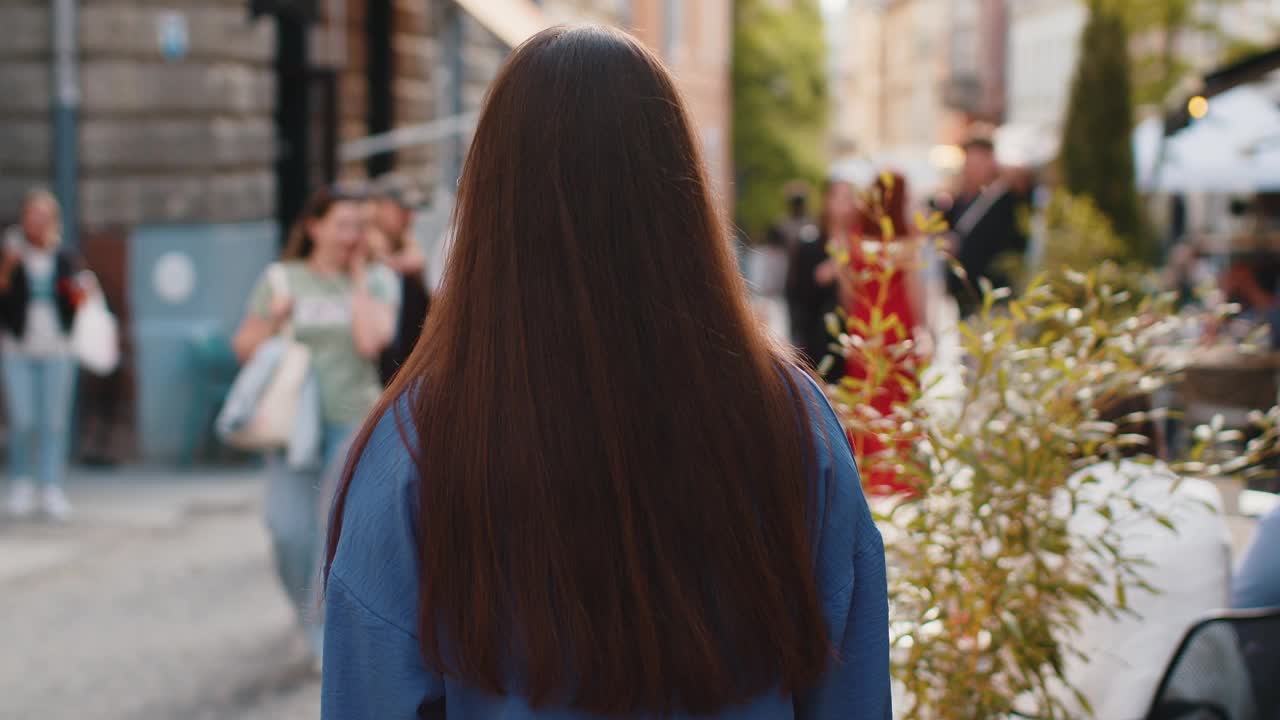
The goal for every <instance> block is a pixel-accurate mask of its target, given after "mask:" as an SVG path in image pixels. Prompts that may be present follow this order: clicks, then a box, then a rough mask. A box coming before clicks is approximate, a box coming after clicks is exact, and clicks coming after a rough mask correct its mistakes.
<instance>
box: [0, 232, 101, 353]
mask: <svg viewBox="0 0 1280 720" xmlns="http://www.w3.org/2000/svg"><path fill="white" fill-rule="evenodd" d="M83 267H84V266H83V263H82V262H81V261H80V259H79V258H78V257H77V256H75V255H73V254H71V253H70V252H68V251H66V250H59V251H58V254H57V255H56V256H55V257H54V262H53V292H54V304H55V305H56V306H57V308H58V324H59V325H61V326H62V330H63V332H71V321H72V320H73V319H74V318H75V314H76V306H75V275H76V273H78V272H80V270H81V269H83ZM30 301H31V280H30V279H29V278H28V277H27V269H26V266H25V264H24V263H22V262H19V263H18V264H17V266H16V267H14V269H13V276H12V278H11V279H10V281H9V289H8V290H6V291H5V292H0V325H3V326H4V328H5V329H6V330H8V331H9V332H11V333H13V334H14V335H15V336H16V337H19V338H21V337H22V336H23V333H25V332H26V330H27V304H28V303H29V302H30Z"/></svg>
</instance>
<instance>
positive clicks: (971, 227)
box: [946, 136, 1027, 316]
mask: <svg viewBox="0 0 1280 720" xmlns="http://www.w3.org/2000/svg"><path fill="white" fill-rule="evenodd" d="M964 150H965V156H964V167H963V169H962V171H961V183H962V188H961V193H960V195H959V197H957V198H956V201H955V203H954V204H953V205H952V206H951V208H950V209H949V210H948V211H947V213H946V218H947V224H948V225H949V226H950V227H951V241H952V252H953V253H954V254H955V258H956V260H957V261H958V262H959V263H960V266H961V267H963V268H964V270H965V273H966V274H967V275H968V280H967V281H966V280H964V279H962V278H959V277H956V276H955V275H954V274H951V275H948V277H947V289H948V290H949V291H950V292H951V294H952V296H954V297H955V299H956V302H957V303H958V304H959V306H960V313H961V315H962V316H964V315H968V314H970V313H972V312H973V311H974V310H975V309H976V308H977V307H978V305H979V304H980V303H981V300H980V298H979V297H978V295H977V290H976V288H977V287H978V278H981V277H985V278H987V279H988V280H990V281H991V283H992V284H993V285H994V286H995V287H1007V286H1009V285H1010V284H1011V283H1012V282H1013V279H1014V278H1013V277H1012V273H1011V272H1010V269H1011V267H1016V266H1017V264H1018V263H1020V262H1021V260H1022V257H1023V255H1024V254H1025V253H1026V250H1027V237H1026V235H1025V234H1024V232H1023V230H1022V228H1021V226H1020V225H1021V224H1020V222H1019V220H1018V206H1019V199H1018V197H1017V195H1016V194H1015V193H1014V192H1012V191H1011V189H1010V187H1009V185H1008V183H1007V182H1006V181H1005V180H1004V179H1003V178H1001V177H1000V166H999V165H998V164H997V163H996V157H995V146H994V145H993V144H992V142H991V140H990V139H989V138H987V137H982V136H977V137H973V138H970V139H969V140H968V141H967V142H966V143H965V145H964Z"/></svg>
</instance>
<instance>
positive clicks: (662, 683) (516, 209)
mask: <svg viewBox="0 0 1280 720" xmlns="http://www.w3.org/2000/svg"><path fill="white" fill-rule="evenodd" d="M454 236H455V237H454V246H453V249H452V252H451V255H450V258H449V262H448V266H447V268H446V270H445V275H444V279H443V283H442V285H441V288H440V291H439V292H438V294H437V295H436V298H435V302H434V304H433V307H432V311H431V314H430V315H429V316H428V318H427V326H426V331H425V333H424V336H423V339H422V341H421V342H419V344H418V347H417V348H416V349H415V351H414V353H413V355H412V356H411V357H410V358H409V361H408V363H407V365H406V366H405V367H404V368H403V370H402V371H401V372H400V373H399V374H398V375H397V376H396V379H395V381H394V382H393V383H392V385H391V387H390V388H389V389H388V391H387V392H386V393H385V394H384V395H383V399H382V401H381V403H380V404H379V406H378V408H377V410H376V412H375V416H374V417H373V418H372V419H371V420H370V421H369V422H368V423H367V424H366V426H365V429H364V431H363V432H362V434H361V436H360V438H359V439H358V441H357V444H356V446H355V448H354V449H353V453H352V455H351V460H350V465H349V468H348V471H347V473H346V476H345V477H344V482H343V484H342V486H341V488H340V490H339V493H338V496H337V498H336V504H335V508H334V515H333V521H332V524H331V531H330V541H329V566H328V576H327V577H328V585H327V594H326V607H327V615H326V635H325V665H324V689H323V701H322V716H323V717H325V718H332V719H336V718H375V717H376V718H386V719H395V718H411V717H421V716H423V715H426V716H431V714H432V713H433V712H439V711H441V710H445V711H447V716H448V717H449V718H451V719H453V720H458V719H462V720H486V719H488V718H499V717H501V718H509V719H517V720H518V719H521V718H557V719H563V720H578V719H582V718H593V717H615V718H620V717H650V718H652V717H683V716H686V715H703V716H711V717H718V718H771V719H775V720H776V719H780V718H792V717H798V718H832V719H835V718H839V719H840V720H846V719H848V718H875V719H876V720H882V719H884V718H888V717H889V680H888V642H889V634H888V620H887V602H886V597H885V577H884V572H885V570H884V552H883V545H882V543H881V540H880V535H879V533H878V532H877V530H876V528H875V525H874V524H873V523H872V520H871V515H870V512H869V510H868V508H867V505H866V501H865V499H864V498H863V496H862V492H861V489H860V487H859V483H858V476H857V470H856V468H855V467H854V461H853V457H852V455H851V453H850V451H849V447H848V444H847V442H846V441H845V438H844V435H843V433H842V431H841V428H840V424H839V422H838V421H837V419H836V417H835V415H834V413H833V412H832V410H831V408H830V406H829V405H828V404H827V402H826V401H825V400H824V399H823V397H822V395H821V393H820V392H819V390H818V389H817V387H816V385H815V383H814V382H813V381H812V380H811V379H809V378H808V377H806V376H805V375H804V374H803V373H802V372H801V371H800V370H798V369H797V368H796V366H795V365H794V364H793V359H792V356H791V354H790V352H789V351H788V350H786V349H784V348H782V347H780V346H778V345H775V344H774V343H773V341H772V340H771V339H770V337H769V335H768V333H767V331H766V330H765V329H764V328H762V327H760V326H759V325H757V323H756V322H755V321H754V319H753V318H752V316H751V313H750V310H749V309H748V305H747V297H746V292H745V289H744V283H743V281H742V279H741V278H740V276H739V275H738V274H737V270H736V266H735V264H734V260H733V256H732V250H731V245H730V240H729V237H728V235H727V233H726V231H725V228H724V226H723V224H722V222H721V220H720V218H719V216H718V214H717V212H716V210H715V206H714V203H713V201H712V198H711V193H710V191H709V184H708V181H707V175H706V171H705V169H704V166H703V163H702V159H701V157H700V152H699V150H698V148H697V144H696V141H695V139H694V134H693V131H692V129H691V126H690V122H689V119H688V116H687V114H686V112H685V110H684V104H683V102H682V100H681V98H680V96H679V94H678V92H677V91H676V89H675V87H674V84H673V81H672V79H671V77H670V75H669V74H668V72H667V71H666V70H665V69H664V68H663V66H662V64H661V61H659V60H658V59H657V58H656V57H655V56H654V55H653V54H652V53H651V52H650V51H648V50H646V49H645V48H644V47H643V46H642V45H640V44H639V43H638V42H636V41H635V40H634V39H632V38H631V37H629V36H627V35H625V34H623V33H621V32H618V31H614V30H610V29H605V28H598V27H586V28H576V29H566V28H553V29H551V30H547V31H544V32H542V33H540V34H538V35H537V36H535V37H534V38H533V39H531V40H529V41H528V42H526V43H525V44H524V45H523V46H521V47H520V48H518V49H516V50H515V52H514V53H513V54H512V56H511V58H510V59H509V60H508V62H507V64H506V65H505V67H504V68H503V70H502V71H501V72H500V73H499V75H498V77H497V79H496V80H495V81H494V84H493V87H492V89H491V90H490V94H489V97H488V99H487V102H486V105H485V109H484V111H483V113H482V115H481V118H480V122H479V125H478V127H477V129H476V133H475V139H474V141H473V143H472V146H471V150H470V154H469V155H468V157H467V161H466V166H465V170H464V172H463V176H462V179H461V182H460V185H459V189H458V205H457V209H456V214H455V225H454Z"/></svg>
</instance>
